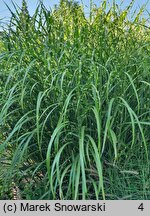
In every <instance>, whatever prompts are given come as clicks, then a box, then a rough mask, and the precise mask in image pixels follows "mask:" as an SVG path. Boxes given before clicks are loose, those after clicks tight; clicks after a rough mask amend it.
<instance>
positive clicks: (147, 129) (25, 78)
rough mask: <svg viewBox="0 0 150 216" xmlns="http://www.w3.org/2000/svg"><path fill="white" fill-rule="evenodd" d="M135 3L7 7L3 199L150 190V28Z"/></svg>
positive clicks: (0, 70)
mask: <svg viewBox="0 0 150 216" xmlns="http://www.w3.org/2000/svg"><path fill="white" fill-rule="evenodd" d="M133 4H134V1H132V2H131V4H130V5H129V6H128V7H126V8H124V9H121V6H118V5H117V4H116V3H115V2H114V3H113V4H109V2H108V1H103V2H102V3H101V6H100V7H98V8H97V7H96V6H94V5H93V4H92V3H91V11H90V16H89V17H85V14H84V8H83V5H79V4H78V3H76V2H73V1H67V0H65V1H60V4H59V5H58V6H55V8H54V9H53V10H48V9H47V8H45V6H44V5H43V3H42V2H41V1H40V3H39V5H38V6H37V8H36V10H35V13H34V15H33V16H32V17H31V16H30V15H29V12H28V9H27V4H26V2H25V1H23V2H22V8H21V9H19V8H18V7H17V6H16V5H15V4H14V9H15V10H14V11H11V9H10V8H9V6H8V8H9V10H10V12H11V15H12V16H11V20H10V23H9V25H8V26H7V27H5V28H4V30H3V35H2V37H1V41H2V42H0V43H2V44H3V49H1V47H0V163H1V170H0V183H1V186H0V198H2V199H5V198H7V199H12V198H13V194H12V190H13V189H12V184H14V185H15V187H16V188H17V189H18V191H19V192H18V193H19V196H20V197H21V198H22V199H149V198H150V181H149V166H150V158H149V153H150V29H149V18H147V19H146V18H144V16H143V13H144V11H146V10H145V7H144V6H143V7H142V8H141V9H139V10H137V11H136V12H135V13H134V12H133Z"/></svg>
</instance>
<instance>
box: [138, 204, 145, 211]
mask: <svg viewBox="0 0 150 216" xmlns="http://www.w3.org/2000/svg"><path fill="white" fill-rule="evenodd" d="M138 209H139V210H141V211H143V210H144V206H143V203H141V204H140V205H139V207H138Z"/></svg>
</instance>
